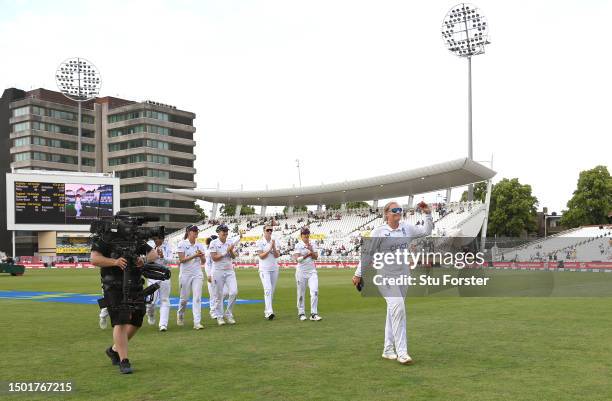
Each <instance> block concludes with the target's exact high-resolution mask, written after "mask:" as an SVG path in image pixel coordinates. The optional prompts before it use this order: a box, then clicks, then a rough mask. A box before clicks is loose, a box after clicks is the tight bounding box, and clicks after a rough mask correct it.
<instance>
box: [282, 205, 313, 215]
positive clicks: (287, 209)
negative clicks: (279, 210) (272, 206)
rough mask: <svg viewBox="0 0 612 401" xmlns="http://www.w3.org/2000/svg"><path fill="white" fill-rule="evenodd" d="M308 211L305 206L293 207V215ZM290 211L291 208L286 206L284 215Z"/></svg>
mask: <svg viewBox="0 0 612 401" xmlns="http://www.w3.org/2000/svg"><path fill="white" fill-rule="evenodd" d="M307 210H308V208H307V207H306V206H304V205H300V206H294V207H293V213H297V212H305V211H307ZM288 211H289V207H288V206H285V207H284V208H283V213H285V214H286V213H287V212H288Z"/></svg>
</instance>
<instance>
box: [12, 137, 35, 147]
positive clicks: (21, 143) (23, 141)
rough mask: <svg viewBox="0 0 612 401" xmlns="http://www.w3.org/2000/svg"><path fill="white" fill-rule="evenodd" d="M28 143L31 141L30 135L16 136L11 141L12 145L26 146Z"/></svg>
mask: <svg viewBox="0 0 612 401" xmlns="http://www.w3.org/2000/svg"><path fill="white" fill-rule="evenodd" d="M30 143H32V137H31V136H26V137H25V138H17V139H15V140H14V141H13V146H14V147H18V146H26V145H29V144H30Z"/></svg>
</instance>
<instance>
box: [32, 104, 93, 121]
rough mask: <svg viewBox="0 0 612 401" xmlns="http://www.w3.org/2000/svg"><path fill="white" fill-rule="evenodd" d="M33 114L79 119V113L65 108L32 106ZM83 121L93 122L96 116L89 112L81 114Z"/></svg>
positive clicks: (63, 118)
mask: <svg viewBox="0 0 612 401" xmlns="http://www.w3.org/2000/svg"><path fill="white" fill-rule="evenodd" d="M32 114H36V115H38V116H46V117H53V118H57V119H60V120H68V121H77V120H78V118H79V115H78V113H73V112H71V111H64V110H55V109H46V108H44V107H40V106H32ZM81 121H82V122H84V123H87V124H93V123H94V117H93V116H90V115H88V114H81Z"/></svg>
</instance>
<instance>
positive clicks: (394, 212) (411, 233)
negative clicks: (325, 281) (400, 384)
mask: <svg viewBox="0 0 612 401" xmlns="http://www.w3.org/2000/svg"><path fill="white" fill-rule="evenodd" d="M419 206H420V207H421V211H422V212H423V213H425V221H424V224H423V225H418V226H416V225H413V224H409V223H407V222H405V221H401V219H402V213H403V209H402V208H401V207H400V205H399V204H398V203H397V202H389V203H387V204H386V205H385V207H384V209H383V219H384V222H385V223H386V224H384V225H382V226H379V227H376V228H375V229H374V230H373V231H372V234H371V236H372V237H394V238H408V239H410V240H411V239H415V238H419V237H424V236H426V235H429V234H431V231H432V230H433V226H434V224H433V218H432V216H431V210H430V209H429V206H427V204H425V203H424V202H422V203H420V204H419ZM360 282H361V264H360V265H359V266H358V267H357V270H356V271H355V275H354V276H353V284H354V285H358V284H359V283H360ZM404 297H405V295H402V296H385V301H387V320H386V322H385V345H384V348H383V354H382V357H383V358H385V359H392V360H395V359H397V361H398V362H399V363H401V364H404V365H410V364H412V358H411V357H410V355H408V343H407V339H406V304H405V298H404Z"/></svg>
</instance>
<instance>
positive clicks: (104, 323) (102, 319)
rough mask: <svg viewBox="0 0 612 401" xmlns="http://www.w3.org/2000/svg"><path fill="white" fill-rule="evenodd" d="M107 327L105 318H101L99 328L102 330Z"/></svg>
mask: <svg viewBox="0 0 612 401" xmlns="http://www.w3.org/2000/svg"><path fill="white" fill-rule="evenodd" d="M107 327H108V323H107V322H106V317H101V318H100V328H101V329H102V330H104V329H105V328H107Z"/></svg>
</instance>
